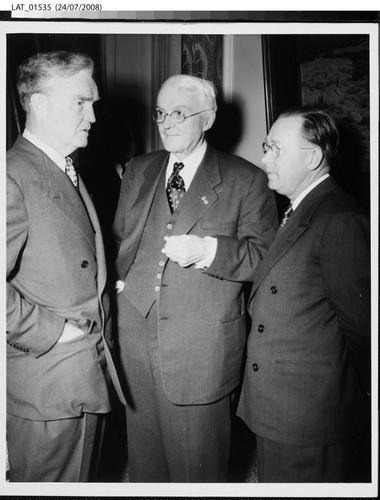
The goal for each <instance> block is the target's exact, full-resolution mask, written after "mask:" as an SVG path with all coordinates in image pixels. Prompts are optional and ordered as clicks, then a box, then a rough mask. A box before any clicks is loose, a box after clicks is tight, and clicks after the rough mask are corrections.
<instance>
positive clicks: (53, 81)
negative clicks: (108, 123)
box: [44, 70, 99, 101]
mask: <svg viewBox="0 0 380 500" xmlns="http://www.w3.org/2000/svg"><path fill="white" fill-rule="evenodd" d="M44 87H45V91H47V92H48V93H52V94H54V93H63V92H64V93H66V94H67V95H72V96H73V97H77V96H82V97H83V98H84V99H86V100H91V101H97V100H98V99H99V92H98V87H97V85H96V82H95V80H94V78H93V76H92V73H91V71H89V70H82V71H80V72H78V73H75V74H73V75H60V74H57V75H54V76H52V77H50V78H48V79H47V80H46V81H45V85H44Z"/></svg>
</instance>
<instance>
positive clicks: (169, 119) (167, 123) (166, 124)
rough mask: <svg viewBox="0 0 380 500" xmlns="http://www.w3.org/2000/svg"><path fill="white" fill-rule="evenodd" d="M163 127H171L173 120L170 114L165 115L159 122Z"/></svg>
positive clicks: (173, 123)
mask: <svg viewBox="0 0 380 500" xmlns="http://www.w3.org/2000/svg"><path fill="white" fill-rule="evenodd" d="M161 125H162V126H163V127H164V129H168V128H171V127H173V126H174V125H175V121H174V119H173V117H172V116H171V115H166V116H165V120H164V121H163V122H162V123H161Z"/></svg>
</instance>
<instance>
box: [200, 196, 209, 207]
mask: <svg viewBox="0 0 380 500" xmlns="http://www.w3.org/2000/svg"><path fill="white" fill-rule="evenodd" d="M201 199H202V201H203V203H204V204H205V205H208V199H207V198H206V196H202V198H201Z"/></svg>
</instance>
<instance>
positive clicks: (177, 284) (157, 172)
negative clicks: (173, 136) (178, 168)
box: [115, 146, 278, 405]
mask: <svg viewBox="0 0 380 500" xmlns="http://www.w3.org/2000/svg"><path fill="white" fill-rule="evenodd" d="M168 158H169V154H168V153H167V152H166V151H158V152H154V153H150V154H147V155H144V156H141V157H136V158H135V159H133V160H132V161H131V162H130V164H129V165H128V167H127V172H126V173H125V174H124V177H123V181H122V186H121V196H120V202H119V206H118V209H117V213H116V218H115V232H116V237H117V241H118V244H119V253H118V259H117V262H116V268H117V274H118V279H121V280H123V281H124V280H125V288H124V292H123V293H125V294H126V296H127V298H128V300H129V301H130V302H131V303H132V304H133V305H134V306H135V307H136V309H138V310H139V311H140V312H141V314H143V315H144V316H146V315H147V314H148V313H149V310H150V307H151V305H152V303H154V302H155V301H156V302H157V308H158V327H157V331H158V339H159V358H160V369H161V376H162V380H163V386H164V390H165V393H166V396H167V398H168V399H169V400H170V401H171V402H172V403H174V404H179V405H181V404H204V403H208V402H212V401H216V400H218V399H220V398H222V397H223V396H225V395H226V394H228V393H229V392H230V391H231V390H233V389H234V388H235V387H236V385H237V384H238V382H239V377H240V369H241V359H242V353H243V349H244V345H245V340H246V335H245V319H246V318H245V304H244V297H243V282H245V281H251V280H252V279H253V277H254V275H255V271H256V268H257V266H258V264H259V262H260V260H261V258H262V256H263V254H264V253H265V252H266V250H267V248H268V246H269V244H270V242H271V241H272V239H273V236H274V233H275V227H276V226H277V224H278V219H277V210H276V206H275V201H274V196H273V194H272V193H271V192H270V191H269V189H268V187H267V181H266V177H265V176H264V174H263V173H262V172H261V171H260V170H259V169H258V168H257V167H255V166H253V165H252V164H251V163H249V162H247V161H245V160H243V159H241V158H238V157H235V156H232V155H227V154H223V153H220V152H217V151H216V150H214V149H213V148H212V147H210V146H208V147H207V151H206V154H205V156H204V159H203V161H202V163H201V165H200V166H199V167H198V170H197V172H196V174H195V177H194V179H193V181H192V183H191V185H190V187H189V189H188V190H187V192H186V194H185V196H184V197H183V199H182V200H181V203H180V205H179V207H178V208H177V209H176V211H175V212H174V213H173V214H170V211H169V207H168V205H167V201H166V198H165V212H164V213H165V216H164V217H163V218H162V220H160V221H157V222H156V223H155V224H152V226H150V227H155V228H156V229H155V230H154V231H153V232H152V233H151V234H149V235H147V234H146V227H147V221H148V220H149V217H153V216H155V215H156V214H152V210H154V209H153V208H152V207H156V206H157V207H158V206H159V204H158V202H157V196H161V195H162V196H165V170H166V166H167V162H168ZM155 200H156V201H155ZM156 203H157V204H156ZM162 203H163V202H162ZM162 206H163V205H162ZM157 227H158V229H157ZM181 234H187V235H197V236H199V237H204V236H216V237H217V240H218V242H217V252H216V255H215V258H214V260H213V262H212V264H211V265H210V267H209V268H208V269H206V270H200V269H195V267H194V266H189V267H187V268H183V267H181V266H179V265H178V264H177V263H174V262H172V261H170V260H169V259H167V258H166V256H165V255H164V254H163V253H162V252H161V249H162V248H163V247H164V245H165V241H164V239H163V238H164V236H165V235H169V236H170V235H181ZM147 241H148V242H149V244H146V242H147ZM144 242H145V243H144ZM143 247H144V249H143ZM144 252H145V253H146V252H149V254H150V255H152V256H153V258H152V259H149V261H148V259H147V258H146V255H143V253H144ZM150 260H152V262H153V263H152V264H151V263H150ZM141 263H142V264H141Z"/></svg>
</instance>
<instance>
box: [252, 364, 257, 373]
mask: <svg viewBox="0 0 380 500" xmlns="http://www.w3.org/2000/svg"><path fill="white" fill-rule="evenodd" d="M252 370H253V371H254V372H257V371H259V365H258V364H257V363H253V365H252Z"/></svg>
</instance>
